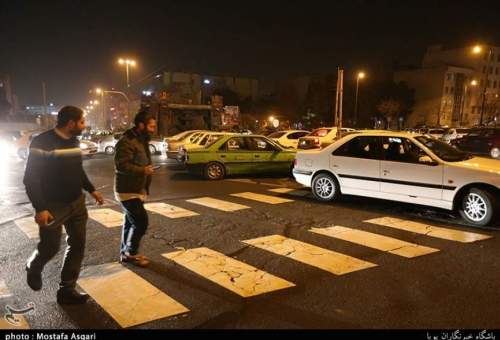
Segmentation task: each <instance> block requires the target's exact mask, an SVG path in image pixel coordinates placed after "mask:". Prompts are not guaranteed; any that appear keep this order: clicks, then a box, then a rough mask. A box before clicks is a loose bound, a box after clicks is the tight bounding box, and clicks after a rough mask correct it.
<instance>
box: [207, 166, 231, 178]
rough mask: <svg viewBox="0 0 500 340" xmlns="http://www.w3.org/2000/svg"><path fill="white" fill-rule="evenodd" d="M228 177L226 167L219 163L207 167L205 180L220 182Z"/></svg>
mask: <svg viewBox="0 0 500 340" xmlns="http://www.w3.org/2000/svg"><path fill="white" fill-rule="evenodd" d="M225 176H226V169H225V167H224V165H222V164H220V163H217V162H210V163H208V164H207V165H206V166H205V178H206V179H209V180H219V179H223V178H224V177H225Z"/></svg>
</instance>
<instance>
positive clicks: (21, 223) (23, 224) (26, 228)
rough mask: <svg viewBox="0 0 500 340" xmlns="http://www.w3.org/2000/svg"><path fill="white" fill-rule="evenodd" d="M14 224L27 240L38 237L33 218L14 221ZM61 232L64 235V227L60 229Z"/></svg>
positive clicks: (36, 226) (36, 225)
mask: <svg viewBox="0 0 500 340" xmlns="http://www.w3.org/2000/svg"><path fill="white" fill-rule="evenodd" d="M14 223H15V224H16V225H17V227H18V228H19V229H21V231H22V232H23V233H25V234H26V236H28V238H31V239H34V238H38V237H39V236H40V234H39V232H38V224H36V222H35V218H34V217H33V216H29V217H24V218H20V219H18V220H15V221H14ZM62 232H63V233H66V230H65V229H64V227H63V228H62Z"/></svg>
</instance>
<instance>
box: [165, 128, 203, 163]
mask: <svg viewBox="0 0 500 340" xmlns="http://www.w3.org/2000/svg"><path fill="white" fill-rule="evenodd" d="M203 132H207V131H205V130H190V131H184V132H181V133H179V134H177V135H175V136H172V137H167V138H164V139H163V143H164V147H165V151H166V153H167V157H168V158H171V159H177V154H178V153H179V147H180V146H182V145H184V144H185V143H188V142H190V141H193V140H195V139H196V137H198V136H199V135H200V134H202V133H203Z"/></svg>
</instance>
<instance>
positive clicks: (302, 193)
mask: <svg viewBox="0 0 500 340" xmlns="http://www.w3.org/2000/svg"><path fill="white" fill-rule="evenodd" d="M269 191H271V192H275V193H277V194H287V195H292V196H299V197H304V196H307V195H309V194H311V192H310V191H308V190H300V189H292V188H276V189H269Z"/></svg>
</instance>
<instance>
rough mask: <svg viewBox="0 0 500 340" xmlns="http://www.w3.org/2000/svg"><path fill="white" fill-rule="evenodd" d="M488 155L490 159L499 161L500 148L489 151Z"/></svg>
mask: <svg viewBox="0 0 500 340" xmlns="http://www.w3.org/2000/svg"><path fill="white" fill-rule="evenodd" d="M490 155H491V157H492V158H495V159H500V148H493V149H491V152H490Z"/></svg>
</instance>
